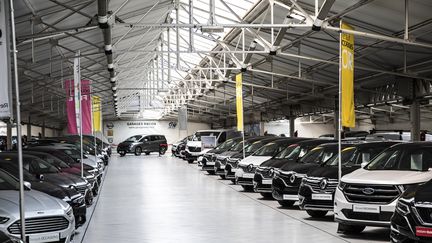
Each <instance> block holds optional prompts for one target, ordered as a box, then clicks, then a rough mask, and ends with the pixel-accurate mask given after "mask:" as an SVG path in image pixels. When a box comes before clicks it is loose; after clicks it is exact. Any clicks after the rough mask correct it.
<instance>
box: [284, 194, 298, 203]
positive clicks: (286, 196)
mask: <svg viewBox="0 0 432 243" xmlns="http://www.w3.org/2000/svg"><path fill="white" fill-rule="evenodd" d="M298 199H299V198H298V195H290V194H285V195H283V200H290V201H298Z"/></svg>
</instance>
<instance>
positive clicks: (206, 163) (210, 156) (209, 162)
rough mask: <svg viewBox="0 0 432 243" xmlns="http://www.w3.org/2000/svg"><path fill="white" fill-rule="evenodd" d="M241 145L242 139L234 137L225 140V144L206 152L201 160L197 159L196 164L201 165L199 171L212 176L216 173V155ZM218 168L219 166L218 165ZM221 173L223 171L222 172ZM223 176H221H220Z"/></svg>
mask: <svg viewBox="0 0 432 243" xmlns="http://www.w3.org/2000/svg"><path fill="white" fill-rule="evenodd" d="M239 143H243V138H242V137H236V138H231V139H228V140H226V141H225V142H223V143H221V144H219V145H218V146H216V147H215V148H214V149H211V150H209V151H207V152H206V153H205V154H204V155H203V156H202V158H201V159H200V158H198V164H200V165H201V170H203V171H207V173H209V174H210V175H214V174H215V172H216V169H215V168H216V163H217V162H216V161H215V158H216V156H217V155H218V154H221V153H223V152H226V151H228V150H230V149H231V148H233V147H235V146H236V145H237V144H239ZM219 166H220V164H219ZM222 171H223V170H222ZM222 175H223V176H222ZM222 175H221V177H222V178H223V179H224V178H225V174H222Z"/></svg>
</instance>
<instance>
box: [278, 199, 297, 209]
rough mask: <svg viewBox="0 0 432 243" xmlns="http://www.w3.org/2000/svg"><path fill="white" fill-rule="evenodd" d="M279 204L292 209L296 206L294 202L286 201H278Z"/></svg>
mask: <svg viewBox="0 0 432 243" xmlns="http://www.w3.org/2000/svg"><path fill="white" fill-rule="evenodd" d="M278 203H279V204H280V205H281V206H282V207H287V208H288V207H292V206H293V205H294V203H295V202H294V201H284V200H278Z"/></svg>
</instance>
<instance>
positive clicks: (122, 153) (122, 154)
mask: <svg viewBox="0 0 432 243" xmlns="http://www.w3.org/2000/svg"><path fill="white" fill-rule="evenodd" d="M118 153H119V154H120V157H123V156H125V155H126V151H119V152H118Z"/></svg>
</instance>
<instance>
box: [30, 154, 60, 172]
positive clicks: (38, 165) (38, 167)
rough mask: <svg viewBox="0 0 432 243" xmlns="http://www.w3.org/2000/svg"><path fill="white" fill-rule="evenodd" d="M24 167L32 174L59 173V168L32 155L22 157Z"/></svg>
mask: <svg viewBox="0 0 432 243" xmlns="http://www.w3.org/2000/svg"><path fill="white" fill-rule="evenodd" d="M23 162H24V169H25V170H27V171H29V172H30V173H32V174H39V175H42V174H50V173H59V170H58V169H57V168H55V167H54V166H52V165H50V164H49V163H47V162H45V161H43V160H41V159H39V158H34V157H25V158H24V161H23Z"/></svg>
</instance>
